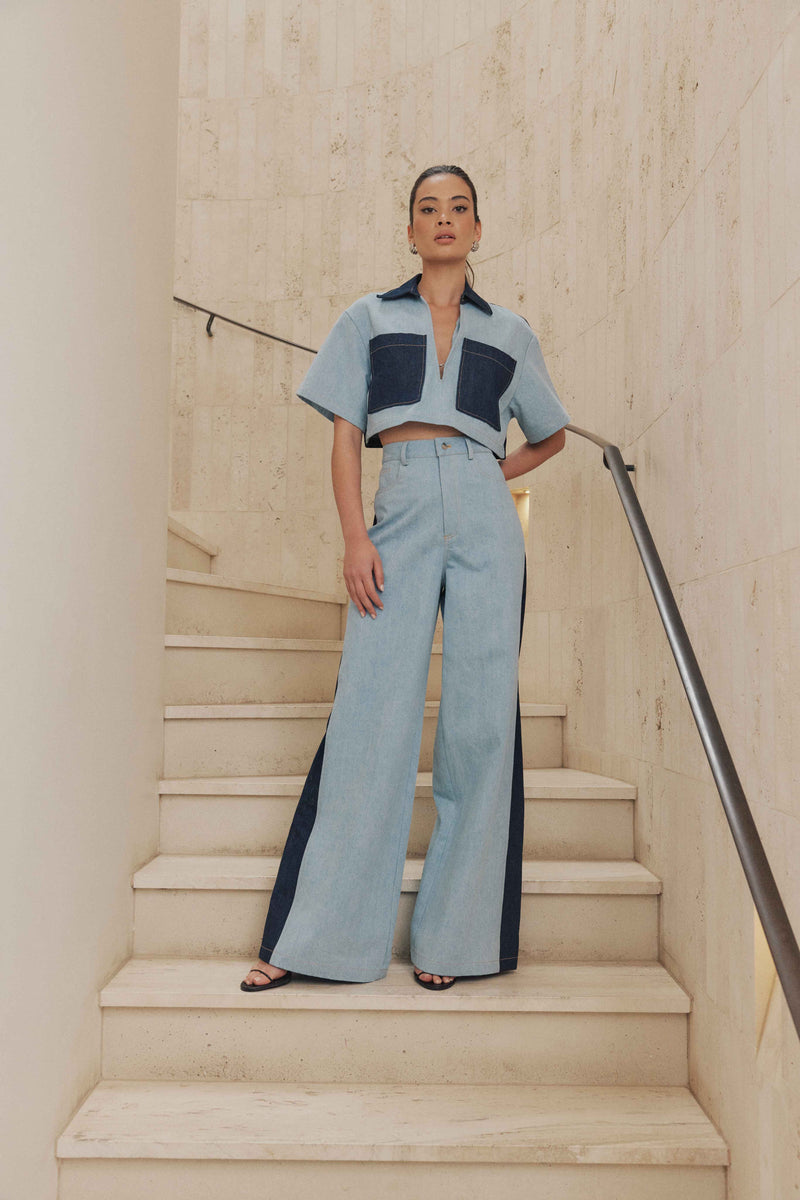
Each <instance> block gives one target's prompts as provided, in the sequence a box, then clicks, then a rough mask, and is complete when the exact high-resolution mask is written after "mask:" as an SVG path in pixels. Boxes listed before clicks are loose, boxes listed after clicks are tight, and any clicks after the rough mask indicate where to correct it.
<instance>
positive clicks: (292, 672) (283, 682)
mask: <svg viewBox="0 0 800 1200" xmlns="http://www.w3.org/2000/svg"><path fill="white" fill-rule="evenodd" d="M164 646H165V655H164V657H165V679H164V701H165V703H166V704H179V705H186V704H274V703H283V702H285V703H291V702H293V701H313V700H317V701H325V700H332V698H333V693H334V687H335V685H336V675H337V673H338V670H339V663H340V661H341V657H342V648H343V646H344V639H343V638H327V639H326V638H313V637H311V638H270V637H219V636H214V635H211V634H202V635H201V634H177V633H172V634H167V636H166V637H165V639H164ZM441 695H442V643H441V642H434V643H433V646H432V650H431V662H430V669H429V673H428V682H427V691H426V699H428V700H439V699H440V698H441Z"/></svg>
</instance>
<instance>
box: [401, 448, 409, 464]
mask: <svg viewBox="0 0 800 1200" xmlns="http://www.w3.org/2000/svg"><path fill="white" fill-rule="evenodd" d="M407 448H408V442H403V444H402V446H401V447H400V462H401V463H402V464H403V466H405V465H406V449H407Z"/></svg>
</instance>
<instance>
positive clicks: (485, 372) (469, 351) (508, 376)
mask: <svg viewBox="0 0 800 1200" xmlns="http://www.w3.org/2000/svg"><path fill="white" fill-rule="evenodd" d="M516 369H517V360H516V359H515V358H512V357H511V355H510V354H506V352H505V351H504V350H498V348H497V346H490V345H488V344H487V343H486V342H476V341H473V340H472V338H464V344H463V347H462V349H461V366H460V367H459V371H458V385H457V388H456V408H457V409H458V410H459V412H463V413H467V414H468V416H470V417H477V419H478V420H479V421H485V422H486V424H487V425H491V427H492V429H500V397H501V396H502V394H503V392H504V391H505V390H506V388H507V387H508V385H509V384H510V383H511V380H512V378H513V377H514V372H515V370H516Z"/></svg>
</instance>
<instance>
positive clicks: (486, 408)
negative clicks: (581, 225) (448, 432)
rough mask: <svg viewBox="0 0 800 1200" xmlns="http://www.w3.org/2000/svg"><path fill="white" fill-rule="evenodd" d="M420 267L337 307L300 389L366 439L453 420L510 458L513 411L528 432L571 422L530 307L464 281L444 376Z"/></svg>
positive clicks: (534, 436)
mask: <svg viewBox="0 0 800 1200" xmlns="http://www.w3.org/2000/svg"><path fill="white" fill-rule="evenodd" d="M421 278H422V275H421V273H420V274H418V275H415V276H413V278H411V279H408V280H406V282H405V283H403V284H401V285H400V286H399V287H396V288H394V289H393V290H392V291H388V292H370V293H368V294H367V295H366V296H361V297H360V298H359V299H358V300H356V301H355V302H354V303H353V304H351V305H350V306H349V308H346V309H345V310H344V312H342V314H341V315H340V316H339V318H338V319H337V321H336V322H335V324H334V326H333V328H332V329H331V331H330V333H329V334H328V336H327V337H326V338H325V341H324V342H323V344H322V346H321V347H320V349H319V351H318V352H317V354H316V356H315V358H314V360H313V361H312V363H311V365H310V367H309V369H308V371H307V372H306V374H305V376H304V378H303V381H302V383H301V384H300V386H299V387H298V389H297V395H298V396H299V397H300V399H301V400H304V401H305V402H306V403H307V404H310V405H311V406H312V408H315V409H316V410H317V411H318V412H321V413H322V415H323V416H325V417H327V418H328V420H330V421H332V420H333V418H334V416H335V415H338V416H340V417H344V418H345V420H347V421H350V422H351V424H353V425H356V426H358V428H359V429H360V430H361V431H362V433H363V435H364V444H365V446H367V447H380V445H381V441H380V438H379V437H378V435H379V434H380V432H381V431H382V430H384V429H389V428H390V427H391V426H393V425H400V424H401V423H402V422H403V421H426V422H429V423H431V424H435V425H451V426H453V428H455V429H459V430H460V431H461V432H462V433H465V434H467V435H468V436H469V437H471V438H474V439H475V440H476V441H479V442H482V443H483V444H484V445H486V446H488V447H489V449H490V450H492V451H493V453H494V454H495V456H496V457H498V458H505V452H506V433H507V429H508V422H509V420H510V418H511V417H515V418H516V420H517V422H518V424H519V426H520V428H521V429H522V432H523V433H524V434H525V437H526V439H527V440H528V441H529V442H541V441H543V440H544V439H545V438H547V437H550V435H551V434H553V433H556V432H557V430H559V429H561V428H562V427H563V426H564V425H566V424H567V423H568V422H569V419H570V418H569V414H568V413H567V411H566V409H565V408H564V406H563V405H562V404H561V401H560V400H559V398H558V395H557V393H556V390H555V387H554V386H553V381H552V380H551V378H550V375H549V373H548V370H547V367H546V365H545V362H544V358H543V357H542V351H541V347H540V345H539V339H538V338H537V336H536V334H535V333H534V332H533V330H532V329H531V327H530V325H529V324H528V322H527V321H526V320H525V318H524V317H522V316H519V315H518V314H517V313H514V312H512V311H511V310H510V309H508V308H503V306H502V305H499V304H489V303H488V301H486V300H484V299H483V298H482V297H481V296H479V295H478V293H477V292H476V291H474V289H473V288H472V287H470V285H469V284H468V283H467V282H466V280H465V283H464V291H463V293H462V295H461V311H460V313H459V317H458V321H457V323H456V327H455V331H454V333H453V340H452V344H451V348H450V353H449V355H448V357H447V360H446V362H445V364H444V371H443V373H442V375H441V377H440V374H439V364H438V361H437V355H436V340H435V337H434V331H433V319H432V314H431V310H430V308H429V306H428V303H427V301H426V300H425V299H424V297H423V296H421V295H420V294H419V290H418V284H419V281H420V280H421Z"/></svg>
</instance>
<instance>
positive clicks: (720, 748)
mask: <svg viewBox="0 0 800 1200" xmlns="http://www.w3.org/2000/svg"><path fill="white" fill-rule="evenodd" d="M173 300H177V301H178V303H179V304H185V305H187V307H189V308H194V309H196V310H197V311H198V312H204V313H209V319H208V321H207V323H206V333H207V334H208V335H209V337H211V336H213V335H212V333H211V325H212V322H213V321H214V319H215V318H217V319H218V320H220V321H227V322H228V324H230V325H237V326H239V328H240V329H247V330H249V331H250V332H251V333H257V334H260V335H261V337H267V338H271V339H272V340H273V341H276V342H282V343H283V344H284V345H286V346H293V347H295V348H296V349H297V350H307V351H308V352H309V354H316V353H317V352H316V350H313V349H312V348H311V347H310V346H301V345H299V344H298V343H297V342H291V341H289V340H288V339H287V338H281V337H277V336H276V335H275V334H273V333H265V332H264V330H263V329H255V328H254V327H253V326H252V325H244V324H242V322H241V321H234V320H233V319H232V318H231V317H224V316H222V315H221V314H220V313H215V312H212V311H211V309H209V308H202V307H201V306H200V305H199V304H192V303H191V302H190V301H189V300H182V299H181V298H180V296H173ZM565 428H566V429H568V430H569V432H570V433H575V434H578V435H579V436H580V437H583V438H587V439H588V440H589V441H590V442H594V444H595V445H596V446H599V447H600V448H601V449H602V451H603V465H604V466H606V467H608V469H609V470H610V471H611V475H612V477H613V480H614V483H615V484H616V488H617V492H618V493H619V498H620V500H621V501H622V507H623V509H624V510H625V515H626V517H627V518H628V523H629V524H630V527H631V532H632V533H633V538H634V541H635V542H636V548H637V550H638V551H639V556H640V558H641V560H642V565H643V566H644V569H645V572H646V574H647V579H648V582H649V584H650V587H651V590H652V592H653V596H654V597H655V602H656V606H657V607H658V611H659V614H660V616H661V620H662V621H663V623H664V628H665V630H666V633H667V639H668V641H669V644H670V649H671V650H672V653H673V656H674V658H675V662H676V664H677V667H678V671H679V673H680V677H681V680H682V682H683V686H684V689H685V691H686V695H687V697H688V700H689V705H690V707H691V710H692V716H693V717H694V720H695V724H696V725H697V729H698V732H699V734H700V739H701V741H702V743H703V749H704V750H705V753H706V757H707V759H708V762H709V765H710V767H711V772H712V774H713V776H714V782H715V783H716V785H717V791H718V792H719V796H720V799H721V801H722V807H723V808H724V810H725V816H726V817H727V818H728V824H729V825H730V829H731V833H732V834H733V840H734V843H735V845H736V849H737V851H738V853H739V858H740V859H741V863H742V867H743V868H744V874H745V878H746V880H747V884H748V886H749V888H750V892H751V894H752V896H753V901H754V903H755V906H756V911H757V912H758V915H759V918H760V920H761V925H762V927H763V929H764V936H765V937H766V939H767V945H768V946H769V949H770V953H771V954H772V959H773V962H774V963H775V969H776V971H777V973H778V978H779V979H780V981H781V987H782V988H783V994H784V995H785V997H786V1002H787V1004H788V1006H789V1012H790V1013H791V1016H792V1020H793V1022H794V1027H795V1030H796V1031H797V1034H798V1037H800V947H798V944H797V939H796V937H795V935H794V931H793V929H792V926H791V923H790V921H789V917H788V914H787V912H786V908H785V906H784V903H783V900H782V899H781V895H780V892H779V891H778V885H777V883H776V882H775V876H774V875H773V873H772V868H771V867H770V865H769V859H768V858H767V854H766V851H765V850H764V845H763V843H762V841H761V837H760V835H759V832H758V829H757V828H756V823H755V821H754V820H753V814H752V812H751V809H750V805H749V804H748V802H747V797H746V795H745V793H744V788H743V787H742V784H741V780H740V779H739V776H738V773H737V771H736V767H735V766H734V763H733V758H732V757H731V752H730V750H729V748H728V743H727V742H726V740H725V735H724V734H723V732H722V727H721V726H720V723H719V719H718V717H717V714H716V711H715V709H714V705H713V703H712V701H711V697H710V696H709V694H708V689H707V687H706V684H705V680H704V679H703V675H702V672H701V670H700V667H699V665H698V662H697V659H696V657H695V653H694V650H693V649H692V643H691V641H690V639H689V634H688V633H687V632H686V626H685V625H684V623H683V618H682V617H681V614H680V612H679V610H678V605H677V603H676V600H675V595H674V593H673V591H672V588H671V587H670V584H669V581H668V579H667V576H666V572H665V571H664V566H663V564H662V562H661V559H660V557H659V554H658V551H657V550H656V546H655V542H654V541H653V537H652V534H651V533H650V528H649V526H648V524H647V520H646V519H645V515H644V513H643V512H642V507H641V505H640V504H639V498H638V496H637V495H636V492H635V491H634V487H633V484H632V483H631V481H630V478H629V473H631V472H633V470H634V467H633V465H632V464H630V463H626V462H625V461H624V459H623V457H622V452H621V451H620V448H619V446H617V445H615V444H614V443H613V442H609V441H608V439H607V438H603V437H600V436H599V434H596V433H591V432H589V430H587V429H581V428H579V427H578V426H577V425H572V424H569V425H567V426H565Z"/></svg>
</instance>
